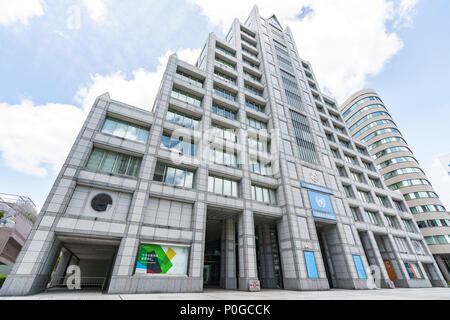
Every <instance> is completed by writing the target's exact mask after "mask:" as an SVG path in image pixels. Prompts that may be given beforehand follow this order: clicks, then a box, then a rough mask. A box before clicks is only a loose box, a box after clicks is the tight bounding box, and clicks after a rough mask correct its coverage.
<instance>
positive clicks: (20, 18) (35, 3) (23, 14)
mask: <svg viewBox="0 0 450 320" xmlns="http://www.w3.org/2000/svg"><path fill="white" fill-rule="evenodd" d="M43 14H44V8H43V3H42V1H41V0H0V26H2V25H3V26H6V27H9V26H12V25H14V24H16V23H22V24H28V21H29V20H30V19H31V18H32V17H35V16H41V15H43Z"/></svg>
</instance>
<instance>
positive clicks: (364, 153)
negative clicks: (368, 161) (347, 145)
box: [356, 146, 369, 156]
mask: <svg viewBox="0 0 450 320" xmlns="http://www.w3.org/2000/svg"><path fill="white" fill-rule="evenodd" d="M356 151H358V152H359V153H360V154H362V155H365V156H368V155H369V153H368V152H367V150H366V148H363V147H359V146H356Z"/></svg>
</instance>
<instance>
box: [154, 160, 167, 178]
mask: <svg viewBox="0 0 450 320" xmlns="http://www.w3.org/2000/svg"><path fill="white" fill-rule="evenodd" d="M164 170H165V166H164V165H163V164H162V163H158V164H156V167H155V174H154V175H153V180H155V181H160V182H162V181H163V180H164Z"/></svg>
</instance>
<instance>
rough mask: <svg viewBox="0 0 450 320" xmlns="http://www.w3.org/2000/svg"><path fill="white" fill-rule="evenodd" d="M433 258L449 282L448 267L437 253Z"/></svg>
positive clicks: (449, 273)
mask: <svg viewBox="0 0 450 320" xmlns="http://www.w3.org/2000/svg"><path fill="white" fill-rule="evenodd" d="M434 259H435V260H436V263H437V265H438V266H439V269H440V270H441V272H442V275H443V276H444V278H445V280H446V281H447V282H450V272H449V271H448V268H447V266H446V265H445V262H444V261H443V260H442V257H441V256H439V255H435V256H434Z"/></svg>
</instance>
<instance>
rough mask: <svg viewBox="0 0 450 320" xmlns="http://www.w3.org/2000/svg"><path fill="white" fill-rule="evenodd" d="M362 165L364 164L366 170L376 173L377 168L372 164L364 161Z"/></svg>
mask: <svg viewBox="0 0 450 320" xmlns="http://www.w3.org/2000/svg"><path fill="white" fill-rule="evenodd" d="M362 164H363V166H364V168H366V169H367V170H370V171H373V172H375V168H374V166H373V164H372V163H371V162H367V161H364V160H362Z"/></svg>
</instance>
